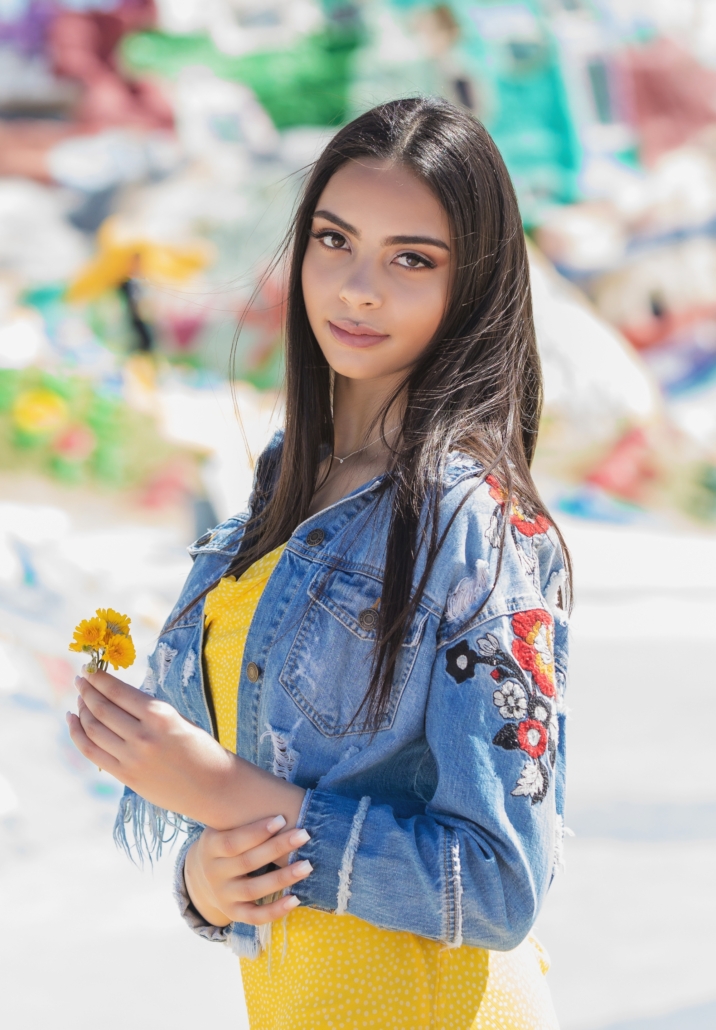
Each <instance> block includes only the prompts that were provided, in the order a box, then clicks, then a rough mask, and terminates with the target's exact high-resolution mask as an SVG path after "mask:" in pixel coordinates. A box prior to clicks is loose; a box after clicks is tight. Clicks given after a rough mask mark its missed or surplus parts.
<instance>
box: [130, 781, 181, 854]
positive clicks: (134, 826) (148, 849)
mask: <svg viewBox="0 0 716 1030" xmlns="http://www.w3.org/2000/svg"><path fill="white" fill-rule="evenodd" d="M190 825H191V824H190V822H189V821H188V820H187V819H185V818H184V816H182V815H178V814H177V813H176V812H168V811H167V810H166V809H164V808H157V806H156V805H152V804H150V803H149V802H148V801H145V800H144V798H143V797H140V795H139V794H135V792H134V791H133V790H130V788H129V787H126V788H125V793H124V794H123V795H122V797H121V799H120V802H119V811H118V812H117V818H116V819H115V821H114V830H113V833H112V836H113V838H114V843H115V844H116V845H117V847H118V848H119V849H120V850H121V851H124V853H125V854H126V855H127V857H128V858H129V859H131V861H132V862H134V863H135V865H139V866H143V865H144V861H145V859H147V860H148V861H149V863H150V865H151V864H153V863H154V860H155V859H159V858H161V855H162V850H163V848H164V845H165V844H170V843H172V841H174V840H176V838H177V837H178V835H179V833H180V832H181V831H182V830H186V829H188V827H189V826H190Z"/></svg>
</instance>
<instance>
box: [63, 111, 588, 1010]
mask: <svg viewBox="0 0 716 1030" xmlns="http://www.w3.org/2000/svg"><path fill="white" fill-rule="evenodd" d="M290 242H291V264H290V276H289V284H288V304H287V319H286V347H287V352H286V353H287V357H286V364H287V376H286V379H287V382H286V389H287V403H286V425H285V430H284V431H283V432H282V433H280V434H278V435H277V436H276V437H275V438H274V440H273V441H272V442H271V444H270V445H269V446H268V448H267V449H266V451H265V452H264V454H263V455H262V456H261V458H260V460H259V462H258V465H257V468H256V478H255V484H254V490H253V493H252V496H251V499H250V503H249V511H248V512H247V513H245V514H242V515H238V516H236V517H234V518H230V519H229V520H228V521H227V522H225V523H224V524H223V525H221V526H219V527H218V528H217V529H215V530H213V531H212V532H209V533H207V534H206V535H205V536H203V537H202V538H201V539H200V540H198V541H197V542H196V543H195V544H194V545H193V546H192V547H191V548H190V551H191V554H192V555H193V557H194V558H195V563H194V566H193V570H192V572H191V575H190V576H189V579H188V581H187V584H186V586H185V588H184V591H183V592H182V595H181V597H180V598H179V601H178V603H177V606H176V608H175V610H174V612H173V613H172V615H171V617H170V619H169V622H168V623H167V625H166V627H165V628H164V630H163V631H162V634H161V636H160V640H159V643H158V646H157V648H156V651H155V652H154V655H153V656H152V658H151V659H150V673H149V677H148V682H147V683H146V684H145V689H144V691H143V692H141V691H138V690H135V689H133V688H131V687H129V686H127V685H126V684H124V683H122V682H121V681H119V680H118V679H116V678H115V677H113V676H110V675H108V674H106V673H95V674H94V675H87V674H85V676H84V677H83V678H80V679H79V680H78V687H79V690H80V694H81V700H80V702H79V716H75V715H70V716H68V719H69V724H70V732H71V734H72V738H73V740H74V742H75V744H76V745H77V747H78V748H79V749H80V750H81V751H82V752H83V754H85V755H86V756H87V757H88V758H90V759H91V760H92V761H93V762H95V763H96V764H97V765H99V766H101V767H102V768H103V769H108V770H109V771H110V772H112V773H113V774H114V775H115V776H117V777H118V778H119V779H120V780H121V781H122V782H123V783H125V784H126V785H127V790H126V791H125V797H124V799H123V804H122V810H121V813H120V818H119V820H118V828H117V836H118V839H119V840H120V841H121V842H123V843H124V844H125V846H127V847H129V844H128V841H127V836H126V831H127V829H128V827H129V825H130V824H131V828H132V830H133V833H134V839H135V842H136V845H137V847H138V848H139V849H140V850H141V849H142V848H143V847H145V846H146V847H147V848H148V849H149V850H150V851H154V852H159V851H160V850H161V844H162V842H163V841H164V840H165V839H166V836H167V830H169V835H170V836H171V834H172V832H176V829H177V828H178V827H180V826H182V827H186V829H187V830H188V835H187V840H186V843H185V845H184V847H183V848H182V851H181V854H180V856H179V863H178V875H177V896H178V898H179V902H180V905H181V908H182V912H183V914H184V916H185V918H186V920H187V922H188V923H189V924H190V925H191V926H192V927H193V928H194V929H195V930H196V931H197V932H198V933H200V934H201V935H203V936H204V937H207V938H208V939H210V940H216V941H225V942H227V943H229V944H230V946H231V947H232V948H233V949H234V950H235V951H236V952H237V953H238V954H239V955H240V956H241V968H242V976H243V982H244V989H245V993H246V1000H247V1005H248V1011H249V1019H250V1023H251V1026H252V1027H253V1028H258V1030H273V1028H275V1030H319V1028H323V1027H363V1026H373V1027H381V1028H382V1027H403V1028H406V1030H417V1028H422V1027H445V1028H450V1030H459V1028H465V1030H467V1028H488V1027H490V1028H491V1027H499V1028H506V1030H507V1028H512V1030H523V1028H524V1030H552V1028H554V1027H556V1020H555V1017H554V1012H553V1009H552V1006H551V1003H550V1000H549V994H548V991H547V988H546V986H545V981H544V975H543V973H544V972H545V971H546V963H545V960H544V958H543V955H542V954H541V952H540V949H539V946H538V945H537V943H536V942H535V941H534V939H533V938H529V937H528V934H529V931H530V928H531V927H532V924H533V923H534V921H535V918H536V916H537V913H538V911H539V908H540V905H541V903H542V901H543V899H544V897H545V894H546V892H547V889H548V887H549V884H550V881H551V879H552V875H553V871H554V867H555V862H556V861H557V856H558V855H559V850H560V845H561V836H562V819H561V816H562V807H563V797H564V742H563V727H562V721H563V716H562V712H563V707H562V697H563V691H564V685H565V670H566V659H567V653H566V649H567V632H566V626H567V616H566V608H567V598H568V594H569V589H568V588H569V575H568V569H567V568H566V566H565V552H564V550H563V548H562V547H561V545H560V537H559V533H558V531H557V530H556V529H555V527H554V526H553V525H552V523H551V522H550V521H549V518H548V516H547V514H546V512H545V509H544V506H543V505H542V503H541V501H540V499H539V497H538V495H537V492H536V489H535V486H534V483H533V482H532V479H531V476H530V462H531V459H532V455H533V453H534V448H535V440H536V435H537V427H538V421H539V413H540V400H541V379H540V368H539V360H538V356H537V350H536V346H535V337H534V328H533V323H532V311H531V302H530V288H529V276H528V267H527V260H526V255H525V245H524V238H523V233H522V227H521V223H520V218H519V212H518V209H517V204H516V201H515V196H514V193H513V190H512V186H511V184H510V180H509V177H508V175H507V172H506V170H505V167H504V164H503V162H502V160H501V158H500V155H499V154H498V152H497V150H496V148H495V146H494V144H493V142H492V140H491V139H490V137H489V136H488V134H487V133H486V131H485V130H484V128H483V127H482V126H481V125H480V124H479V122H477V121H475V120H474V119H473V118H472V117H470V116H469V115H468V114H466V113H465V112H463V111H460V110H458V109H457V108H455V107H453V106H451V105H449V104H447V103H445V102H442V101H438V100H424V99H413V100H400V101H396V102H394V103H390V104H385V105H383V106H381V107H378V108H376V109H375V110H373V111H370V112H368V113H367V114H365V115H363V116H361V117H360V118H358V119H356V120H355V121H354V122H352V123H351V124H350V125H348V126H346V127H345V128H344V129H342V130H341V131H340V132H338V133H337V135H336V136H335V137H334V139H333V140H332V141H331V143H329V145H328V147H327V148H326V150H325V152H324V153H323V155H322V156H321V158H320V159H319V160H318V161H317V163H316V165H315V167H314V168H313V170H312V173H311V174H310V176H309V178H308V181H307V184H306V186H305V189H304V192H303V196H302V199H301V202H300V204H299V207H298V210H297V214H296V217H295V222H294V225H293V229H292V234H291V237H290ZM178 813H181V815H179V814H178ZM258 902H261V904H257V903H258ZM299 905H300V906H301V907H297V906H299ZM280 919H281V920H283V930H281V927H280V924H279V932H278V933H276V932H274V935H273V941H271V939H270V935H269V934H268V933H267V932H266V931H267V928H268V927H269V926H270V924H271V923H273V922H275V921H276V920H280Z"/></svg>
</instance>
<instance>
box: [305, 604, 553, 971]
mask: <svg viewBox="0 0 716 1030" xmlns="http://www.w3.org/2000/svg"><path fill="white" fill-rule="evenodd" d="M468 625H469V624H468ZM554 628H555V627H554V619H553V616H552V615H551V614H550V613H549V612H548V611H547V610H546V609H544V608H536V607H530V606H529V604H527V605H525V606H524V610H517V611H515V610H511V611H510V612H509V613H508V614H502V615H499V616H495V617H492V618H489V619H487V620H486V621H485V622H483V623H481V624H480V625H479V626H477V627H472V628H468V629H466V630H465V631H464V632H462V633H459V634H458V635H457V636H456V637H453V638H452V639H450V640H449V642H447V643H446V644H444V645H443V646H442V647H441V648H440V649H439V650H438V652H437V655H436V659H435V663H434V666H433V670H432V676H431V682H430V691H429V697H428V704H427V710H426V723H425V733H426V738H427V742H428V744H429V746H430V750H431V752H432V755H433V757H434V760H435V763H436V767H437V788H436V791H435V794H434V796H433V797H432V799H431V801H430V802H429V804H427V805H426V809H425V812H424V814H420V815H415V816H412V817H410V818H399V817H398V816H397V815H396V813H395V812H394V811H393V809H392V807H391V806H390V805H389V804H386V803H382V802H374V801H372V800H371V798H370V797H363V798H349V797H344V796H340V795H338V794H335V793H331V792H329V791H321V790H314V791H312V792H311V793H310V795H309V796H308V797H307V799H306V805H305V812H304V814H303V825H304V826H305V828H306V829H307V830H308V832H309V833H310V834H311V839H310V841H309V842H308V843H307V844H306V845H305V846H303V847H302V848H300V849H299V854H298V857H300V858H302V859H309V860H310V861H311V863H312V864H313V867H314V872H313V873H312V874H311V876H309V877H308V878H307V879H306V880H304V881H303V882H301V883H299V884H297V885H296V886H295V887H294V888H293V893H295V894H296V895H297V896H298V897H299V898H300V900H301V901H302V902H303V903H304V904H306V905H310V906H313V907H315V908H319V909H323V910H326V911H331V912H336V913H343V912H350V913H352V914H353V915H356V916H358V917H359V918H361V919H365V920H366V921H368V922H370V923H373V924H375V925H377V926H381V927H386V928H389V929H392V930H406V931H410V932H413V933H416V934H419V935H420V936H423V937H428V938H432V939H434V940H439V941H444V942H445V943H447V944H449V945H452V946H458V945H460V944H463V943H464V944H468V945H473V946H477V947H483V948H490V949H495V950H510V949H512V948H514V947H516V946H517V945H518V944H519V943H520V941H521V940H522V939H523V938H524V937H525V936H526V935H527V933H528V932H529V930H530V928H531V926H532V925H533V923H534V921H535V919H536V917H537V914H538V911H539V908H540V905H541V903H542V901H543V899H544V897H545V894H546V892H547V889H548V887H549V884H550V881H551V878H552V874H553V869H554V864H555V846H556V843H557V842H558V838H559V839H561V791H560V789H559V788H560V784H561V782H562V767H563V763H564V748H563V742H562V740H561V739H560V738H561V736H562V733H561V730H562V728H563V727H562V721H563V715H562V711H561V705H560V703H559V700H558V696H557V688H556V682H557V679H558V677H557V676H556V675H555V665H554Z"/></svg>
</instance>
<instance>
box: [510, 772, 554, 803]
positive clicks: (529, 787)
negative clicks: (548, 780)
mask: <svg viewBox="0 0 716 1030" xmlns="http://www.w3.org/2000/svg"><path fill="white" fill-rule="evenodd" d="M545 787H546V784H545V782H544V774H543V772H542V769H541V767H540V764H539V762H527V763H526V764H525V765H523V766H522V772H521V773H520V778H519V780H518V781H517V786H516V787H515V789H514V790H513V791H512V794H513V795H514V796H515V797H520V796H523V797H530V798H541V797H543V796H544V794H545ZM533 803H534V802H533Z"/></svg>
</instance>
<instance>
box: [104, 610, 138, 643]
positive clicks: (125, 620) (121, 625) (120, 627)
mask: <svg viewBox="0 0 716 1030" xmlns="http://www.w3.org/2000/svg"><path fill="white" fill-rule="evenodd" d="M97 617H98V618H99V619H104V621H105V622H106V623H107V632H108V634H109V635H110V636H111V635H112V634H113V633H123V634H124V636H125V637H127V636H129V624H130V622H131V621H132V620H131V619H130V617H129V616H128V615H121V614H120V613H119V612H116V611H115V610H114V608H98V609H97Z"/></svg>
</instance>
